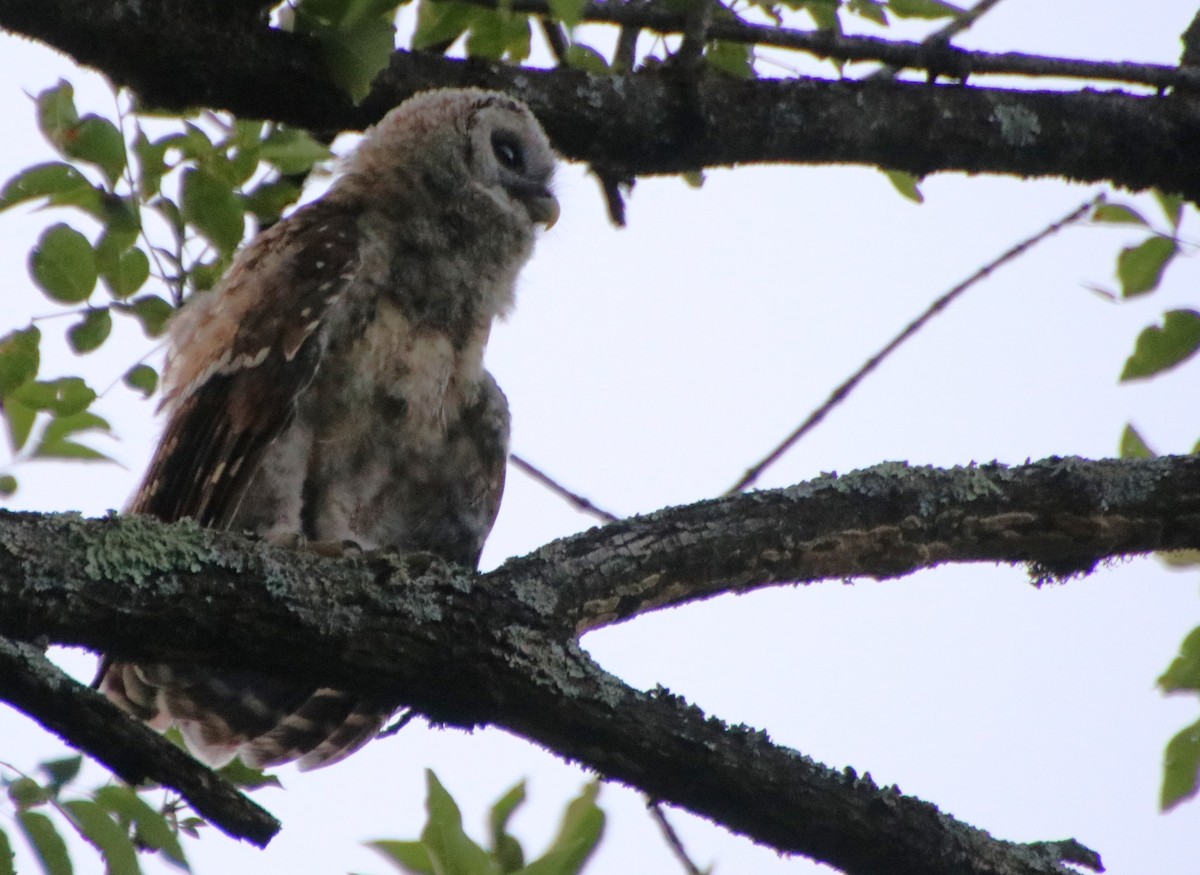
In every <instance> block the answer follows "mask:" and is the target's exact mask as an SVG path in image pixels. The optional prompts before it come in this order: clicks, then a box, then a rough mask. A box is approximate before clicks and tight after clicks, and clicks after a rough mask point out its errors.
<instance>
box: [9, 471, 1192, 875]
mask: <svg viewBox="0 0 1200 875" xmlns="http://www.w3.org/2000/svg"><path fill="white" fill-rule="evenodd" d="M1174 548H1200V459H1197V458H1192V457H1186V458H1169V457H1167V458H1161V459H1156V460H1139V461H1104V462H1087V461H1084V460H1079V459H1068V460H1050V461H1046V462H1041V463H1038V464H1035V465H1027V466H1022V467H1018V468H1011V469H1008V468H1004V467H1002V466H983V467H970V468H962V469H955V470H952V471H938V470H932V469H911V468H907V467H906V466H903V465H899V464H893V465H884V466H879V467H877V468H873V469H870V470H868V471H863V472H858V473H856V474H852V475H847V476H845V477H841V478H832V477H831V478H822V479H821V480H818V481H815V482H813V483H809V484H802V485H799V486H795V487H792V488H790V489H784V490H771V491H764V492H758V493H750V494H747V495H739V496H734V497H729V498H724V499H720V500H717V501H711V502H702V503H700V504H696V505H692V506H689V507H683V508H674V509H670V510H665V511H660V512H658V513H656V514H652V515H650V516H647V517H643V518H633V519H630V520H625V521H621V522H618V523H613V524H611V525H609V526H606V527H604V528H603V529H599V530H594V531H592V532H589V533H586V534H584V535H579V536H575V537H573V538H569V539H565V540H563V541H559V542H555V543H554V544H551V545H548V546H547V547H545V548H543V549H542V550H540V551H538V552H536V553H534V554H531V555H530V556H526V557H524V558H522V559H519V560H514V561H512V562H510V563H508V564H506V565H505V566H504V567H502V568H501V569H498V570H497V571H494V572H492V573H490V574H487V575H482V576H476V575H472V574H470V573H468V572H465V571H463V570H459V569H454V568H451V567H449V566H446V565H444V564H442V563H441V562H440V561H437V560H433V559H431V558H429V557H423V556H410V557H388V556H382V557H374V558H371V559H369V560H365V561H360V562H357V563H356V562H353V561H334V560H328V559H322V558H320V557H316V556H312V555H307V554H303V553H295V552H292V551H286V550H281V549H278V548H273V547H270V546H269V545H266V544H263V543H261V542H252V541H247V540H245V539H243V538H240V537H238V536H234V535H231V534H228V533H221V532H214V531H209V530H204V529H200V528H197V527H195V526H193V525H190V524H187V523H184V524H179V525H175V526H164V525H162V524H160V523H157V522H155V521H153V520H149V519H142V518H136V517H117V516H113V517H109V518H106V519H102V520H83V519H81V518H79V517H74V516H69V515H66V516H40V515H36V514H14V513H0V634H4V635H7V636H10V637H13V638H17V639H25V640H32V639H44V640H49V641H54V642H59V643H65V644H76V645H82V646H85V647H91V648H93V649H97V650H100V649H103V650H105V651H108V652H111V653H114V654H116V655H117V656H120V657H129V658H139V659H148V660H168V661H169V660H172V659H176V660H187V661H207V662H210V663H212V664H214V665H225V664H229V665H234V664H236V665H238V666H241V667H243V668H246V667H252V668H256V669H259V670H262V671H268V672H270V671H277V672H286V673H287V674H288V675H289V676H297V675H308V676H311V677H312V678H313V680H314V681H316V682H321V683H330V684H336V685H337V686H339V687H341V688H347V689H360V690H362V691H364V692H369V693H373V694H376V695H378V694H383V695H386V696H388V697H391V698H393V699H394V700H395V702H396V704H397V705H400V704H406V705H409V706H411V707H413V708H415V709H416V710H418V711H419V712H421V713H424V714H426V715H427V716H429V717H430V718H431V719H433V720H436V721H440V722H444V723H449V724H453V725H460V726H474V725H481V724H490V725H495V726H499V727H503V728H506V729H509V730H510V731H513V732H516V733H518V734H520V735H522V736H524V737H526V738H529V739H530V740H532V741H535V742H537V743H539V744H542V745H544V746H546V747H547V748H549V749H550V750H553V751H555V752H557V753H558V754H559V755H561V756H563V757H566V758H568V759H571V760H575V761H578V762H581V763H583V764H585V765H587V766H588V767H590V768H592V769H595V770H596V771H597V772H599V773H600V774H601V775H603V776H605V777H606V778H609V779H613V780H619V781H622V782H625V783H628V784H630V785H632V786H635V787H637V788H639V789H641V790H642V791H644V792H646V793H647V794H649V795H650V796H651V797H652V798H655V799H661V800H664V801H667V802H670V803H672V804H675V805H679V806H681V807H684V808H687V809H689V810H691V811H693V812H695V813H697V814H700V815H702V816H706V817H709V818H711V819H713V820H714V821H717V822H719V823H722V824H724V825H725V826H727V827H728V828H730V829H732V830H734V831H736V832H739V833H742V834H745V835H747V836H749V837H751V838H753V839H755V840H757V841H760V842H764V843H766V844H769V845H771V846H772V847H775V848H777V849H779V850H781V851H784V852H792V853H802V854H805V855H807V856H810V857H813V858H814V859H818V860H823V861H825V862H828V863H830V864H832V865H835V866H838V867H841V868H843V869H845V870H846V871H849V872H891V873H905V872H926V873H940V872H946V873H949V872H980V873H984V872H986V873H1001V872H1004V873H1042V872H1047V873H1048V872H1058V871H1061V870H1060V869H1059V868H1057V867H1058V865H1059V863H1060V862H1062V861H1074V862H1081V863H1086V864H1089V865H1098V858H1096V857H1095V855H1094V854H1091V853H1090V852H1087V851H1086V850H1085V849H1082V848H1080V847H1079V846H1077V845H1074V844H1071V843H1055V844H1050V845H1028V846H1027V845H1013V844H1009V843H1005V842H1001V841H996V840H993V839H991V838H990V837H988V836H987V835H986V834H985V833H982V832H979V831H977V830H974V829H972V828H970V827H966V826H964V825H962V824H957V823H956V822H954V821H953V820H952V819H951V818H949V817H948V816H947V815H944V814H942V813H940V812H938V811H937V810H936V809H935V808H933V807H932V806H930V805H928V804H927V803H924V802H921V801H919V800H916V799H911V798H907V797H903V796H901V795H900V794H899V793H897V792H895V791H894V790H888V789H880V788H877V787H874V786H872V785H870V784H869V782H866V781H863V780H859V779H857V778H856V777H855V776H853V775H847V774H842V773H835V772H832V771H830V770H829V769H826V768H825V767H823V766H820V765H819V764H816V763H813V762H812V761H811V760H808V759H807V758H805V757H803V756H801V755H800V754H799V753H797V752H795V751H792V750H788V749H786V748H781V747H779V746H777V745H774V744H772V743H771V742H770V740H769V739H768V738H767V737H766V735H765V734H763V733H760V732H755V731H752V730H748V729H745V728H744V727H734V728H730V727H728V726H726V725H725V724H723V723H720V722H719V721H716V720H712V719H709V718H706V717H705V715H703V714H702V713H701V712H700V711H699V710H698V709H696V708H694V707H692V706H690V705H688V704H687V703H686V702H684V701H683V700H681V699H679V698H677V697H675V696H673V695H671V694H669V693H667V692H666V691H660V692H657V693H651V694H646V693H642V692H639V691H637V690H634V689H631V688H630V687H628V686H627V685H625V684H624V683H622V682H621V681H620V680H619V679H617V678H615V677H612V676H611V675H608V674H606V673H605V672H604V671H603V670H602V669H600V668H599V667H598V666H597V665H595V664H594V663H593V662H592V661H591V660H590V659H589V658H588V656H587V654H586V653H585V652H584V651H583V650H582V649H581V648H580V646H579V644H578V642H577V641H576V639H575V633H576V630H577V628H583V627H589V626H595V625H598V624H600V623H603V622H613V621H616V620H620V619H626V618H629V617H631V616H634V615H636V614H637V613H640V612H642V611H645V610H649V609H651V608H653V607H656V606H661V605H665V604H677V603H681V602H685V601H688V600H692V599H697V598H705V597H709V596H712V595H715V594H717V593H719V592H736V591H742V590H745V589H748V588H752V587H755V586H762V585H767V584H771V583H777V582H783V581H789V580H816V579H819V578H823V577H832V578H837V579H842V578H845V577H848V576H855V575H870V576H875V577H894V576H897V575H901V574H906V573H908V572H910V571H912V570H915V569H917V568H921V567H928V566H932V565H936V564H938V563H941V562H948V561H984V560H986V561H1009V562H1022V563H1031V564H1033V565H1034V566H1035V567H1037V568H1038V569H1039V571H1038V573H1039V574H1043V575H1048V576H1053V575H1064V574H1070V573H1073V572H1077V571H1083V570H1086V569H1088V568H1090V567H1091V566H1092V565H1093V564H1094V563H1095V562H1096V561H1098V560H1100V559H1103V558H1105V557H1108V556H1116V555H1126V554H1130V553H1139V552H1145V551H1148V550H1156V549H1174ZM797 597H802V596H799V595H798V596H797Z"/></svg>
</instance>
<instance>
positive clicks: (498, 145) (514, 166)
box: [492, 134, 525, 173]
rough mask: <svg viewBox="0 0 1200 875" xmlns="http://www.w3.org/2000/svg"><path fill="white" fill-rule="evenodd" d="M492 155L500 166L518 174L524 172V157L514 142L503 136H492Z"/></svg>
mask: <svg viewBox="0 0 1200 875" xmlns="http://www.w3.org/2000/svg"><path fill="white" fill-rule="evenodd" d="M492 153H493V154H494V155H495V156H496V160H497V161H499V162H500V166H502V167H505V168H507V169H508V170H513V171H516V172H517V173H520V172H522V171H524V170H525V155H524V154H523V153H522V152H521V146H520V144H519V143H517V141H516V140H514V139H512V138H511V137H507V136H505V135H504V134H492Z"/></svg>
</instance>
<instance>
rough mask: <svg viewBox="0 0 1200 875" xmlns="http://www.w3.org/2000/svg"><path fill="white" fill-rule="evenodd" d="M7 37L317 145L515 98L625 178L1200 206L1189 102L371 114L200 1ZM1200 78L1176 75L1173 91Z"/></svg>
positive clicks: (575, 76) (535, 100) (841, 102)
mask: <svg viewBox="0 0 1200 875" xmlns="http://www.w3.org/2000/svg"><path fill="white" fill-rule="evenodd" d="M597 5H600V4H597ZM602 5H603V6H604V8H605V9H609V8H612V9H618V8H621V9H623V8H625V7H626V6H627V5H628V4H602ZM637 8H638V9H639V10H641V9H643V8H644V7H643V5H642V4H638V5H637ZM613 14H614V15H615V14H617V13H613ZM621 14H624V13H621ZM639 14H640V13H639ZM682 24H683V22H682V20H681V21H680V25H681V26H682ZM718 25H720V22H719V21H714V22H712V26H713V27H714V28H715V27H717V26H718ZM739 26H741V25H739ZM744 26H749V25H744ZM0 27H5V28H8V29H10V30H13V31H15V32H17V33H23V34H25V35H28V36H32V37H35V38H38V39H41V40H43V41H45V42H47V43H49V44H50V45H52V46H55V47H57V48H59V49H61V50H63V51H66V52H68V53H69V54H71V55H73V56H74V57H75V58H76V59H77V60H79V61H80V62H82V63H85V64H88V65H91V66H95V67H98V68H100V69H102V70H104V71H105V72H107V73H108V74H109V75H110V76H111V77H112V78H113V79H114V80H115V81H117V82H118V83H121V84H126V85H129V86H130V87H132V88H133V89H134V90H135V91H136V92H137V93H138V94H139V95H140V96H141V97H143V98H144V99H145V100H147V101H148V102H150V103H152V104H156V105H160V106H163V107H166V108H181V107H188V106H198V105H204V106H209V107H213V108H216V109H227V110H230V111H233V112H235V113H237V114H239V115H242V116H245V117H257V118H267V119H276V120H279V121H284V122H288V123H292V124H298V125H301V126H304V127H307V128H310V129H314V130H318V131H333V130H348V129H361V128H362V127H364V126H366V125H368V124H370V123H371V122H373V121H374V120H376V119H378V118H379V117H380V116H381V115H382V114H383V113H384V112H385V111H386V110H387V109H388V108H390V107H391V106H394V105H395V104H396V103H398V102H399V101H401V100H402V99H404V98H405V97H407V96H409V95H411V94H412V93H414V92H416V91H420V90H424V89H428V88H434V87H447V86H465V85H476V86H480V87H491V88H498V89H501V90H504V91H508V92H510V93H512V94H514V95H516V96H518V97H521V98H523V99H525V100H526V101H527V102H528V103H529V104H530V105H531V106H532V107H533V109H534V110H535V112H536V113H537V114H538V116H539V118H541V120H542V122H543V123H544V125H545V127H546V129H547V131H548V133H549V134H550V136H551V139H552V140H553V141H554V143H555V145H556V147H557V148H558V149H559V150H560V151H561V152H562V153H563V154H564V155H565V156H566V157H568V158H571V159H574V160H578V161H583V162H586V163H588V164H591V165H593V166H597V167H603V168H605V169H606V171H607V172H610V174H611V175H612V176H613V178H621V177H631V176H637V175H643V174H651V173H677V172H681V171H686V170H696V169H701V168H703V167H711V166H729V165H733V164H738V163H746V162H791V163H803V164H817V163H830V162H836V163H859V164H867V165H872V166H880V167H885V168H889V169H895V170H903V171H906V172H908V173H913V174H915V175H918V176H923V175H926V174H928V173H932V172H935V171H945V170H952V171H964V172H969V173H1008V174H1016V175H1021V176H1065V177H1067V178H1069V179H1073V180H1077V181H1087V182H1101V181H1111V182H1113V183H1115V184H1117V185H1120V186H1124V187H1127V188H1131V189H1143V188H1147V187H1151V186H1154V187H1158V188H1161V189H1163V190H1165V191H1170V192H1177V193H1181V194H1184V195H1185V196H1187V197H1188V198H1190V199H1192V200H1197V201H1200V164H1198V163H1197V162H1195V161H1192V160H1189V158H1190V156H1191V154H1192V150H1193V147H1194V144H1195V143H1196V142H1200V109H1198V108H1197V104H1196V102H1195V101H1194V100H1193V99H1192V98H1190V97H1188V96H1186V95H1184V94H1177V95H1172V96H1170V97H1153V96H1134V95H1130V94H1124V93H1119V92H1114V93H1097V92H1092V91H1081V92H1076V93H1064V92H1047V91H1016V90H1006V89H984V88H975V87H964V86H957V85H951V86H932V85H923V84H916V83H906V82H834V81H828V80H821V79H790V80H766V79H760V80H739V79H734V78H731V77H727V76H723V75H720V74H717V73H714V72H711V71H705V70H703V69H702V70H700V71H694V72H692V71H678V70H675V71H672V70H669V69H668V70H665V71H663V70H659V71H642V72H637V73H632V74H628V75H622V76H594V75H589V74H587V73H584V72H582V71H579V70H571V69H557V70H536V69H530V68H522V67H513V66H509V65H503V64H485V63H482V62H475V61H456V60H452V59H448V58H443V57H440V56H431V55H423V54H420V53H416V54H414V53H408V52H397V53H396V54H395V55H394V56H393V59H392V63H391V65H390V67H389V68H388V69H387V70H386V71H385V72H384V73H382V74H381V75H380V76H379V77H378V78H377V80H376V82H375V88H374V91H373V92H372V94H371V95H370V96H369V97H368V99H367V100H366V101H365V102H364V104H363V105H361V106H359V107H354V106H352V105H351V103H350V101H349V99H348V98H347V97H346V96H345V95H344V94H342V93H341V92H339V91H338V90H337V88H336V86H335V85H334V84H333V82H332V80H331V79H330V78H329V77H328V75H327V74H326V73H325V70H324V67H323V64H322V61H321V58H320V55H319V53H318V51H317V48H316V46H315V45H314V43H313V42H312V41H311V40H308V39H305V38H304V37H302V36H299V35H296V34H289V33H283V32H280V31H276V30H273V29H271V28H269V27H267V26H266V25H265V24H262V23H260V22H259V19H257V18H246V19H242V18H240V17H239V18H230V17H228V16H214V15H213V14H212V13H211V11H210V10H209V8H208V7H206V6H204V5H202V4H193V3H189V2H186V0H145V2H142V3H137V4H129V3H120V4H115V3H114V4H97V3H93V2H91V0H0ZM768 30H773V29H772V28H768ZM709 35H710V36H712V37H722V38H723V35H722V34H719V33H717V32H715V31H710V33H709ZM808 36H810V37H812V38H814V39H826V37H825V36H824V35H821V34H809V35H808ZM884 45H893V44H890V43H884ZM890 51H891V50H890V49H889V50H887V51H884V50H880V51H877V52H875V54H876V55H878V56H879V57H878V58H877V59H878V60H883V61H885V62H889V63H890V62H895V63H899V64H902V65H905V66H913V58H912V57H911V52H910V53H909V54H903V53H901V54H902V56H901V55H897V56H893V55H891V54H889V52H890ZM905 51H908V50H905ZM921 51H926V52H927V51H929V50H928V49H922V50H921ZM972 58H974V54H972ZM960 60H961V59H960ZM938 63H939V64H940V63H942V61H940V60H939V62H938ZM947 63H949V62H948V61H947ZM955 63H959V61H955ZM975 63H976V62H975V61H974V60H972V61H971V64H975ZM981 63H982V62H981ZM918 66H921V65H918ZM923 66H929V65H928V64H925V65H923ZM1139 66H1142V65H1139ZM958 72H959V73H961V72H962V70H959V71H958ZM968 72H969V71H968ZM1049 72H1056V74H1057V75H1061V74H1062V71H1061V70H1058V71H1049ZM1080 72H1081V73H1082V70H1081V71H1080ZM1155 75H1157V74H1155ZM1164 75H1165V74H1164ZM1196 75H1200V74H1196V73H1195V72H1194V71H1189V72H1187V73H1186V74H1184V73H1179V72H1177V71H1176V72H1173V73H1172V74H1171V76H1172V77H1174V78H1172V79H1171V80H1170V81H1172V82H1182V81H1185V80H1186V81H1188V82H1190V81H1191V80H1190V79H1188V78H1187V77H1188V76H1196ZM1181 76H1182V77H1183V78H1182V79H1181V78H1180V77H1181ZM1150 78H1154V77H1150ZM1155 81H1156V82H1158V81H1160V80H1158V79H1156V80H1155ZM1161 81H1163V82H1165V81H1166V80H1161ZM247 82H253V83H254V87H253V88H247V87H246V83H247Z"/></svg>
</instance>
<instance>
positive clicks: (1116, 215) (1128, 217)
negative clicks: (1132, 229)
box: [1092, 203, 1150, 228]
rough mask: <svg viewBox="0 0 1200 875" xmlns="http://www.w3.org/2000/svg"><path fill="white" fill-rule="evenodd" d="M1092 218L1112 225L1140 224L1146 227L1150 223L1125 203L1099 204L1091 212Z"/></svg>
mask: <svg viewBox="0 0 1200 875" xmlns="http://www.w3.org/2000/svg"><path fill="white" fill-rule="evenodd" d="M1092 220H1093V221H1096V222H1107V223H1109V224H1113V225H1142V226H1144V227H1147V228H1148V227H1150V223H1149V222H1147V221H1146V220H1145V218H1144V217H1143V216H1142V214H1141V213H1139V212H1138V211H1137V210H1135V209H1134V208H1133V207H1130V206H1126V205H1125V204H1107V203H1106V204H1100V206H1098V207H1096V211H1095V212H1094V213H1092Z"/></svg>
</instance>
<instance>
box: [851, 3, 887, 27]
mask: <svg viewBox="0 0 1200 875" xmlns="http://www.w3.org/2000/svg"><path fill="white" fill-rule="evenodd" d="M846 8H847V9H849V10H850V11H851V12H853V13H854V14H855V15H858V16H860V17H862V18H865V19H867V20H868V21H873V22H875V23H876V24H878V25H880V26H881V27H887V26H888V18H887V4H886V3H881V2H879V0H850V3H849V4H848V5H847V7H846Z"/></svg>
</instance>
